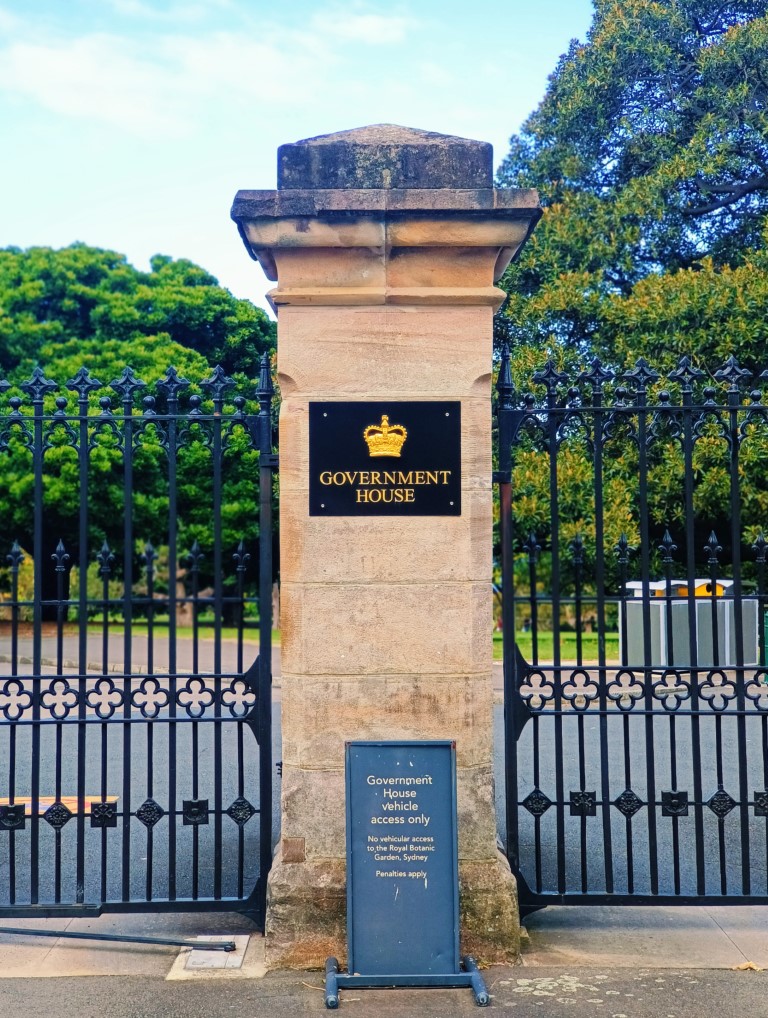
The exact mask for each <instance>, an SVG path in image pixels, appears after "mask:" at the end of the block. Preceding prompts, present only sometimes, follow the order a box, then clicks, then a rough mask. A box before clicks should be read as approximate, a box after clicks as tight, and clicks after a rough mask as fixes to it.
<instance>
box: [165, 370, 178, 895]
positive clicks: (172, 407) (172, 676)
mask: <svg viewBox="0 0 768 1018" xmlns="http://www.w3.org/2000/svg"><path fill="white" fill-rule="evenodd" d="M166 391H167V395H168V406H167V409H168V716H169V718H170V719H171V720H170V721H169V723H168V900H169V901H175V900H176V893H177V892H176V865H177V863H176V836H177V826H176V825H177V818H176V768H177V766H178V761H177V759H176V754H177V743H178V738H177V734H178V733H177V731H176V729H177V725H176V722H175V721H174V718H175V717H176V693H177V668H178V662H177V653H176V640H177V619H176V612H177V608H178V603H177V600H176V583H177V580H178V576H177V572H178V520H177V514H178V505H177V500H178V492H177V456H178V415H179V401H178V396H177V388H176V386H170V385H169V386H167V388H166Z"/></svg>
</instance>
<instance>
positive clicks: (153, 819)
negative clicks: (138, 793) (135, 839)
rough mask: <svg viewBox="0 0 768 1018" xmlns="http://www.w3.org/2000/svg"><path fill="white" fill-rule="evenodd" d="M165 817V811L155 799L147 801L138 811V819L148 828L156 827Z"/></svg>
mask: <svg viewBox="0 0 768 1018" xmlns="http://www.w3.org/2000/svg"><path fill="white" fill-rule="evenodd" d="M164 816H165V810H164V809H163V807H162V806H160V805H158V803H156V802H155V800H154V799H146V800H145V801H144V802H143V803H142V804H141V806H139V808H138V809H137V810H136V819H137V820H140V821H141V822H142V823H143V824H144V826H145V827H146V828H150V827H154V826H155V824H156V823H157V822H158V820H162V818H163V817H164Z"/></svg>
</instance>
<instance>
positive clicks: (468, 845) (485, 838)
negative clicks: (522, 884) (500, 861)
mask: <svg viewBox="0 0 768 1018" xmlns="http://www.w3.org/2000/svg"><path fill="white" fill-rule="evenodd" d="M488 736H489V738H488V741H487V743H486V749H487V755H486V757H485V760H483V761H482V763H481V765H480V766H479V767H461V768H458V767H457V768H456V806H457V812H458V822H459V859H460V860H461V859H492V858H494V857H495V855H496V808H495V804H494V801H493V765H492V762H491V752H492V740H491V732H490V731H489V732H488Z"/></svg>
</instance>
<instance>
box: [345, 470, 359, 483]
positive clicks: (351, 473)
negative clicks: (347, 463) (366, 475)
mask: <svg viewBox="0 0 768 1018" xmlns="http://www.w3.org/2000/svg"><path fill="white" fill-rule="evenodd" d="M345 476H346V478H347V484H349V485H352V484H354V483H355V478H356V477H357V471H356V470H347V471H345Z"/></svg>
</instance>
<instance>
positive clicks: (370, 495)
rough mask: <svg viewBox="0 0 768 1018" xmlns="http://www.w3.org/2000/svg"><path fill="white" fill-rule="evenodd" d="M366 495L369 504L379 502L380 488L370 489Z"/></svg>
mask: <svg viewBox="0 0 768 1018" xmlns="http://www.w3.org/2000/svg"><path fill="white" fill-rule="evenodd" d="M367 494H368V501H369V502H381V488H371V490H370V491H369V492H368V493H367ZM374 496H375V497H374Z"/></svg>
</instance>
